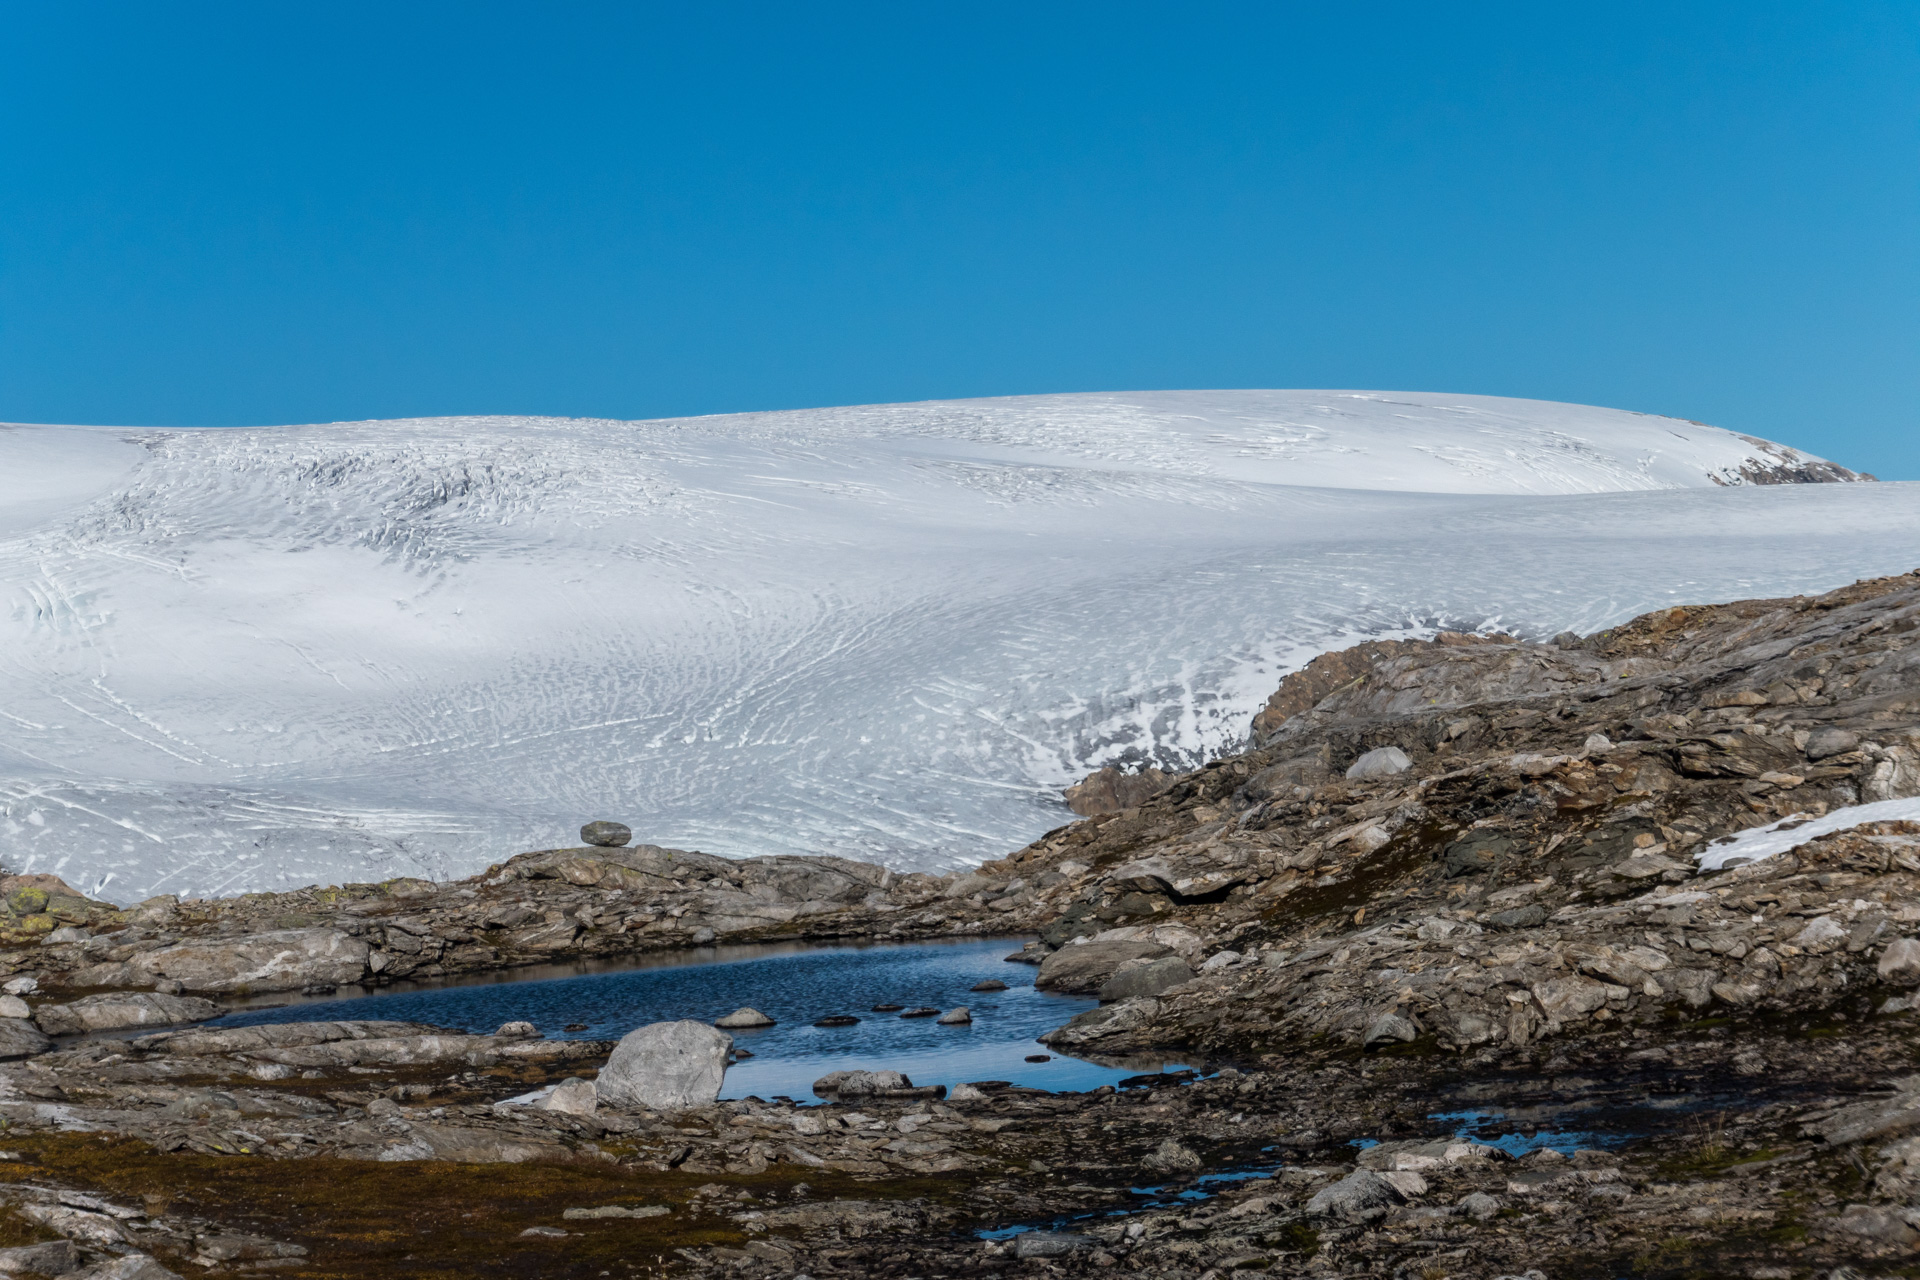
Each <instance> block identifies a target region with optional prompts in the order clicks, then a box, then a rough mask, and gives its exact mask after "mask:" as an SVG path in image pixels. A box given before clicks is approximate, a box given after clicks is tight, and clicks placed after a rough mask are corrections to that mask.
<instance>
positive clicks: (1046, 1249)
mask: <svg viewBox="0 0 1920 1280" xmlns="http://www.w3.org/2000/svg"><path fill="white" fill-rule="evenodd" d="M1092 1247H1093V1241H1092V1240H1091V1239H1089V1238H1088V1237H1086V1236H1081V1235H1075V1234H1073V1233H1072V1232H1070V1231H1023V1232H1021V1233H1020V1234H1019V1235H1017V1236H1015V1237H1014V1238H1013V1256H1014V1257H1016V1258H1058V1257H1060V1256H1061V1255H1063V1254H1068V1253H1072V1252H1074V1251H1075V1250H1076V1249H1090V1248H1092Z"/></svg>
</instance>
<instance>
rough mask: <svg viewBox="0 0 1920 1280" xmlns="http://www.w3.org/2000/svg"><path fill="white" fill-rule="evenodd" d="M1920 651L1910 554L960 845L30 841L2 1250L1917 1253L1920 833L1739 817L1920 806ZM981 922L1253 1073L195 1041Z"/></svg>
mask: <svg viewBox="0 0 1920 1280" xmlns="http://www.w3.org/2000/svg"><path fill="white" fill-rule="evenodd" d="M1917 638H1920V576H1916V575H1908V576H1905V577H1900V578H1892V579H1882V580H1876V581H1871V582H1863V583H1859V584H1856V585H1855V586H1853V587H1849V588H1846V589H1844V590H1841V591H1837V592H1833V593H1831V594H1829V595H1826V596H1822V597H1817V598H1810V599H1804V598H1803V599H1793V600H1775V601H1745V602H1740V603H1736V604H1729V605H1718V606H1698V607H1682V608H1676V609H1670V610H1666V611H1663V612H1661V613H1656V614H1651V615H1648V616H1646V617H1643V618H1639V619H1636V620H1635V621H1634V622H1632V623H1629V624H1627V625H1626V626H1623V627H1619V628H1616V629H1614V630H1612V631H1608V632H1603V633H1601V634H1598V635H1595V636H1588V637H1577V636H1572V635H1567V636H1561V637H1557V638H1556V639H1555V640H1554V641H1553V642H1551V643H1548V644H1531V643H1523V642H1519V641H1515V640H1513V639H1511V638H1509V637H1502V636H1494V637H1485V636H1467V635H1443V636H1441V637H1440V638H1439V639H1437V640H1435V641H1431V642H1393V643H1377V644H1367V645H1362V646H1359V647H1358V648H1355V649H1350V650H1347V651H1345V652H1343V653H1339V654H1332V655H1328V656H1326V657H1323V658H1321V659H1318V660H1316V661H1315V662H1314V663H1312V664H1310V665H1309V666H1308V667H1307V668H1306V669H1305V670H1303V671H1301V672H1299V673H1297V674H1295V675H1293V676H1290V677H1288V678H1287V680H1286V681H1284V682H1283V683H1282V685H1281V687H1280V688H1279V690H1278V691H1277V692H1276V693H1275V694H1274V696H1273V699H1272V700H1271V702H1270V704H1269V706H1268V707H1267V709H1266V710H1265V711H1264V712H1262V714H1261V715H1260V716H1259V717H1258V718H1257V719H1256V721H1255V724H1254V726H1253V742H1254V746H1253V749H1252V750H1250V751H1248V752H1246V753H1244V754H1242V755H1239V756H1236V757H1233V758H1231V759H1225V760H1220V761H1215V762H1213V763H1212V764H1210V765H1208V766H1207V767H1206V768H1205V769H1203V770H1200V771H1198V772H1196V773H1193V774H1188V775H1184V776H1178V777H1156V776H1152V775H1148V776H1146V777H1141V776H1139V775H1130V776H1129V775H1120V774H1117V773H1109V774H1104V775H1096V776H1095V777H1094V778H1092V779H1089V780H1088V782H1087V783H1085V784H1082V786H1081V787H1078V788H1076V789H1075V790H1074V793H1073V795H1072V799H1073V803H1074V804H1075V805H1076V807H1078V808H1079V809H1081V810H1082V811H1085V812H1086V813H1087V814H1088V816H1086V817H1085V818H1084V820H1082V821H1078V822H1075V823H1073V824H1071V825H1069V826H1067V827H1063V828H1061V829H1060V830H1058V831H1055V832H1052V833H1049V835H1048V836H1046V837H1045V838H1043V839H1042V840H1040V841H1038V842H1036V843H1035V844H1034V845H1032V846H1030V847H1029V848H1027V849H1024V850H1021V851H1019V852H1018V853H1015V854H1013V855H1011V856H1009V857H1007V858H1004V859H1000V860H997V861H993V862H989V863H987V864H986V865H985V866H983V867H982V868H981V869H980V870H979V871H977V872H975V873H972V874H969V875H964V876H960V877H952V878H945V879H942V878H936V877H929V876H921V875H915V876H897V875H894V874H892V873H890V872H887V871H885V870H883V869H881V868H877V867H872V866H867V865H865V864H860V863H855V862H849V861H845V860H841V859H835V858H827V857H820V858H768V859H754V860H745V861H730V860H727V859H722V858H717V857H712V856H709V855H703V854H699V853H692V852H686V851H680V850H671V849H662V848H657V847H654V846H647V845H641V846H638V847H627V846H626V845H625V844H624V843H602V844H585V845H582V846H579V847H574V848H566V849H555V850H547V851H542V852H537V853H530V854H525V855H522V856H520V857H517V858H514V859H512V860H511V861H509V862H507V863H504V864H502V865H500V866H497V867H493V868H490V869H489V870H488V871H487V872H486V873H485V874H484V875H481V876H478V877H475V878H473V879H471V880H468V881H463V882H458V883H452V884H430V883H427V882H423V881H409V880H401V881H390V882H387V883H384V884H377V885H348V886H343V887H330V888H325V889H318V888H316V889H309V890H302V891H299V892H296V893H289V894H271V895H267V894H262V895H249V896H247V897H243V898H238V899H231V900H222V901H217V902H191V901H190V902H181V901H177V900H174V899H171V898H162V899H154V900H152V901H149V902H145V903H140V904H137V905H135V906H133V907H130V908H126V909H121V908H117V907H113V906H111V905H109V904H104V903H94V902H88V901H86V900H85V899H83V898H81V897H80V896H79V895H78V894H75V893H73V892H72V891H71V890H70V889H69V888H68V887H67V886H65V885H63V884H61V883H59V882H58V881H56V880H52V879H50V878H34V877H17V878H15V879H14V880H13V881H11V882H9V883H8V885H7V886H6V888H7V893H6V896H5V903H6V912H7V915H6V919H5V921H4V926H5V932H4V933H0V941H3V942H4V944H5V945H6V946H7V947H8V948H9V949H8V950H6V951H5V952H4V953H0V969H3V970H4V974H3V975H0V976H4V978H5V979H6V983H5V985H6V990H7V992H8V994H7V995H6V996H5V997H0V1052H4V1054H5V1055H6V1056H7V1057H8V1058H10V1059H11V1061H9V1062H7V1063H5V1064H4V1065H0V1116H4V1117H5V1119H6V1121H7V1124H8V1129H7V1133H6V1135H5V1138H4V1141H5V1143H6V1144H7V1146H8V1147H9V1148H10V1149H11V1150H10V1151H9V1152H8V1153H7V1157H8V1158H7V1159H6V1160H4V1161H0V1197H3V1198H4V1200H5V1203H6V1205H7V1206H8V1207H7V1209H6V1211H5V1212H4V1213H0V1272H13V1273H37V1274H45V1275H53V1274H67V1275H76V1276H105V1275H112V1276H122V1277H148V1278H149V1280H153V1278H157V1277H161V1276H164V1275H166V1274H169V1273H177V1272H180V1271H182V1270H187V1271H193V1272H199V1271H202V1270H205V1271H210V1272H213V1273H216V1274H219V1273H225V1272H244V1271H248V1270H257V1269H262V1268H271V1269H275V1270H278V1271H280V1272H282V1273H284V1274H289V1275H313V1276H348V1275H352V1276H413V1275H419V1276H442V1275H444V1276H455V1275H459V1276H469V1275H501V1276H508V1275H527V1276H534V1275H541V1276H549V1275H551V1276H559V1275H583V1276H588V1275H614V1276H621V1275H638V1274H643V1273H648V1272H660V1271H669V1270H670V1271H676V1272H687V1273H693V1274H702V1275H706V1274H712V1275H716V1276H717V1275H728V1274H737V1275H742V1276H752V1277H758V1276H788V1275H794V1274H796V1273H802V1272H804V1273H806V1274H808V1275H810V1276H814V1277H819V1276H826V1275H899V1276H936V1275H970V1274H985V1273H999V1272H1006V1273H1009V1274H1028V1273H1034V1274H1039V1273H1052V1272H1061V1273H1066V1274H1080V1273H1083V1272H1090V1271H1096V1270H1097V1271H1115V1272H1119V1273H1122V1274H1131V1275H1152V1276H1168V1277H1186V1278H1193V1280H1226V1278H1227V1277H1229V1276H1231V1275H1235V1274H1240V1273H1245V1274H1248V1275H1251V1274H1253V1273H1256V1272H1258V1273H1264V1274H1268V1275H1277V1274H1289V1275H1290V1274H1301V1275H1315V1276H1329V1277H1331V1276H1337V1275H1361V1274H1377V1275H1382V1276H1389V1275H1390V1276H1401V1277H1405V1276H1419V1277H1429V1278H1438V1277H1442V1276H1463V1277H1465V1276H1495V1275H1524V1274H1528V1273H1529V1272H1538V1273H1540V1274H1543V1275H1546V1276H1548V1277H1551V1278H1552V1280H1561V1278H1562V1277H1587V1276H1592V1277H1602V1276H1609V1277H1610V1276H1620V1275H1644V1276H1687V1275H1701V1276H1722V1275H1739V1276H1752V1277H1756V1278H1758V1277H1798V1276H1815V1275H1834V1276H1850V1275H1878V1274H1886V1275H1892V1274H1908V1273H1910V1272H1912V1271H1913V1270H1914V1269H1915V1267H1916V1266H1917V1265H1920V1254H1916V1252H1915V1250H1916V1248H1917V1247H1920V1230H1916V1228H1920V1075H1916V1074H1914V1072H1915V1071H1916V1066H1915V1060H1916V1036H1915V1027H1914V1025H1913V1021H1912V1019H1913V1013H1912V1012H1911V1009H1912V1008H1916V1007H1920V995H1916V990H1920V941H1915V940H1914V935H1916V934H1920V825H1915V824H1913V823H1910V822H1906V821H1899V820H1877V821H1869V820H1864V819H1866V818H1868V817H1870V815H1861V818H1862V819H1863V820H1858V821H1856V820H1853V819H1847V820H1846V821H1845V822H1843V823H1842V824H1841V826H1842V829H1840V830H1837V831H1834V832H1831V833H1826V834H1821V835H1819V836H1817V837H1816V838H1813V839H1810V840H1808V841H1807V842H1806V843H1803V844H1801V845H1799V846H1798V847H1795V848H1793V849H1791V851H1790V852H1785V853H1780V854H1778V855H1775V856H1771V857H1765V858H1760V859H1758V860H1755V861H1750V862H1745V863H1742V864H1741V865H1736V866H1733V867H1731V868H1729V869H1726V870H1721V871H1714V872H1702V871H1700V870H1699V866H1700V863H1699V859H1698V855H1700V854H1701V853H1702V852H1703V851H1704V852H1709V853H1710V852H1711V851H1712V850H1714V849H1715V848H1716V847H1718V845H1717V842H1720V841H1722V840H1724V839H1725V838H1727V837H1728V836H1730V835H1732V834H1735V833H1738V832H1741V831H1743V830H1746V829H1748V828H1753V827H1759V826H1764V825H1767V824H1772V823H1776V822H1779V821H1781V820H1783V819H1786V820H1790V821H1795V822H1799V821H1806V820H1810V819H1812V818H1816V817H1819V816H1821V815H1825V814H1829V813H1833V812H1835V811H1839V810H1845V809H1848V808H1850V807H1852V806H1858V805H1863V804H1868V803H1872V802H1876V801H1890V800H1898V799H1902V798H1905V797H1911V796H1915V795H1920V650H1917V649H1916V648H1915V641H1916V639H1917ZM587 834H588V835H590V836H593V837H594V838H597V839H602V840H607V841H617V840H619V839H620V838H621V837H623V836H624V834H625V833H623V832H616V831H611V830H606V829H594V828H590V829H589V831H588V832H587ZM967 934H993V935H998V934H1026V935H1029V936H1033V937H1035V938H1036V941H1033V942H1031V943H1029V944H1027V946H1026V947H1025V949H1024V950H1023V951H1022V952H1021V954H1020V956H1019V958H1020V959H1024V960H1027V961H1030V962H1032V963H1033V964H1035V965H1037V966H1038V967H1037V970H1035V971H1034V974H1033V980H1034V981H1035V982H1037V983H1038V984H1039V985H1041V986H1042V987H1046V988H1051V989H1056V990H1063V991H1078V992H1084V993H1090V994H1097V995H1099V997H1100V998H1101V1000H1102V1004H1101V1007H1100V1008H1098V1009H1097V1010H1094V1011H1092V1012H1089V1013H1087V1014H1085V1015H1082V1016H1081V1017H1079V1018H1077V1019H1075V1020H1074V1021H1073V1022H1071V1023H1069V1024H1067V1025H1066V1026H1063V1027H1061V1028H1059V1029H1057V1030H1055V1031H1054V1032H1052V1033H1050V1034H1049V1035H1048V1036H1047V1037H1046V1039H1047V1041H1048V1043H1049V1044H1050V1045H1051V1046H1052V1047H1053V1048H1054V1049H1055V1050H1057V1051H1061V1052H1071V1053H1075V1054H1082V1055H1109V1054H1111V1055H1120V1054H1132V1053H1141V1052H1147V1051H1174V1052H1179V1053H1184V1054H1186V1055H1188V1056H1189V1057H1191V1058H1193V1059H1195V1060H1201V1059H1204V1060H1206V1061H1208V1062H1210V1063H1212V1064H1214V1065H1215V1066H1216V1067H1218V1068H1221V1069H1220V1070H1218V1071H1217V1073H1210V1074H1209V1075H1208V1076H1207V1077H1206V1078H1204V1079H1192V1078H1189V1077H1187V1076H1180V1075H1176V1076H1153V1077H1143V1078H1141V1079H1138V1080H1136V1081H1134V1082H1131V1083H1130V1084H1129V1085H1128V1086H1127V1087H1123V1088H1120V1089H1118V1090H1113V1089H1105V1090H1101V1091H1098V1092H1096V1093H1091V1094H1079V1095H1050V1094H1043V1093H1039V1092H1036V1091H1029V1090H1021V1089H1014V1088H1009V1087H1004V1086H997V1085H994V1084H992V1083H991V1082H982V1083H981V1084H980V1085H978V1086H977V1087H976V1086H967V1087H962V1088H959V1089H955V1090H952V1091H951V1092H948V1093H946V1094H945V1095H944V1096H937V1092H938V1091H932V1090H926V1089H916V1088H913V1087H912V1086H911V1084H910V1082H906V1081H904V1080H889V1079H856V1080H840V1081H829V1082H823V1085H822V1089H821V1092H822V1094H823V1096H824V1098H825V1100H826V1104H825V1105H800V1104H799V1103H796V1102H793V1101H791V1100H785V1099H774V1100H770V1101H768V1100H759V1099H749V1100H746V1101H740V1102H729V1103H716V1102H714V1101H713V1100H712V1099H713V1097H714V1094H715V1092H717V1091H718V1082H719V1079H720V1076H719V1072H720V1071H721V1070H724V1066H725V1056H726V1047H725V1044H724V1041H725V1036H724V1035H722V1034H721V1033H718V1032H710V1031H706V1030H705V1029H704V1028H698V1027H695V1028H694V1030H693V1031H688V1032H685V1033H684V1034H685V1035H688V1036H692V1037H693V1039H691V1040H688V1041H687V1042H686V1043H685V1044H684V1045H681V1047H679V1048H676V1049H674V1051H673V1052H674V1054H676V1055H678V1056H676V1057H673V1058H672V1061H674V1062H682V1063H684V1062H686V1061H693V1060H695V1059H697V1060H698V1062H699V1063H701V1064H704V1066H702V1067H701V1070H703V1071H705V1072H706V1075H704V1076H699V1080H700V1081H705V1080H706V1079H707V1078H708V1077H711V1081H712V1085H713V1088H712V1089H710V1090H709V1089H707V1088H706V1086H705V1084H704V1083H699V1084H698V1085H697V1087H693V1088H691V1091H682V1092H678V1093H676V1092H674V1091H673V1090H671V1089H666V1090H665V1091H664V1092H663V1091H662V1089H663V1088H664V1086H662V1085H661V1082H662V1081H663V1080H668V1079H670V1078H672V1079H678V1078H679V1077H677V1076H675V1075H674V1072H673V1070H669V1069H668V1067H667V1066H666V1065H665V1064H666V1063H667V1062H668V1058H667V1057H662V1056H658V1055H659V1053H664V1052H665V1051H664V1050H661V1049H659V1046H654V1048H653V1049H649V1050H648V1052H649V1053H655V1056H652V1057H645V1058H641V1057H636V1056H635V1055H636V1054H638V1053H639V1052H640V1050H641V1048H643V1047H645V1046H642V1045H639V1044H637V1043H634V1044H630V1043H629V1042H633V1041H635V1037H632V1036H630V1037H628V1039H627V1041H623V1042H621V1044H620V1045H619V1046H615V1045H613V1044H608V1043H602V1042H592V1041H566V1040H549V1039H547V1038H545V1037H544V1036H542V1035H541V1034H540V1032H539V1030H538V1029H536V1028H533V1027H531V1026H528V1025H527V1024H511V1025H509V1026H506V1027H502V1028H501V1029H500V1030H499V1031H498V1032H497V1033H496V1034H492V1035H459V1034H449V1033H447V1032H445V1031H443V1030H440V1029H436V1028H432V1027H425V1026H417V1025H411V1024H401V1023H377V1022H335V1023H289V1024H281V1025H276V1026H270V1027H257V1028H248V1029H220V1028H200V1029H195V1028H194V1027H193V1026H192V1025H191V1024H193V1023H195V1022H204V1021H208V1020H210V1019H212V1018H213V1017H215V1016H217V1015H218V1014H219V1013H220V1012H221V1010H222V1007H223V1005H222V1002H223V1001H228V1000H231V999H233V998H235V997H240V996H253V995H259V994H262V993H271V992H289V993H292V992H301V991H309V992H311V991H323V990H334V989H345V990H347V991H351V990H354V989H362V988H373V987H378V986H382V985H385V984H389V983H393V982H396V981H403V980H420V979H438V978H444V977H450V976H458V975H461V974H468V973H479V972H486V971H497V970H502V969H510V968H513V967H516V966H524V965H533V964H550V963H556V962H560V963H565V962H579V961H593V960H617V959H618V958H619V957H621V956H625V955H632V954H635V953H638V952H644V951H650V950H659V949H672V948H685V947H689V946H698V945H703V944H706V943H711V942H735V941H755V940H776V939H817V940H831V939H846V938H865V939H876V938H878V939H910V938H923V937H935V936H954V935H967ZM1017 972H1019V971H1014V970H1010V973H1017ZM673 1025H675V1026H679V1027H690V1026H693V1024H673ZM696 1033H699V1034H696ZM639 1034H640V1033H636V1035H639ZM656 1034H662V1035H663V1034H665V1033H664V1032H659V1033H656ZM675 1034H682V1033H678V1032H676V1033H675ZM701 1035H705V1036H709V1037H712V1039H710V1040H703V1039H701V1038H700V1037H701ZM52 1037H58V1039H57V1040H56V1039H53V1038H52ZM676 1043H679V1042H676ZM656 1050H657V1051H658V1052H656ZM676 1070H677V1068H676ZM697 1074H698V1073H696V1075H697ZM688 1078H689V1079H691V1078H692V1077H688ZM649 1082H651V1083H649ZM549 1086H553V1087H552V1088H551V1089H549V1088H548V1087H549ZM535 1091H541V1092H539V1093H538V1094H537V1096H536V1097H535V1098H534V1099H533V1101H532V1103H531V1105H523V1104H511V1103H507V1102H506V1101H505V1100H506V1099H508V1098H510V1097H520V1096H525V1095H528V1094H530V1093H534V1092H535ZM813 1101H814V1100H809V1102H810V1103H812V1102H813ZM1495 1138H1500V1139H1502V1142H1501V1145H1500V1146H1494V1145H1492V1140H1493V1139H1495ZM1556 1148H1557V1149H1556ZM1516 1153H1518V1154H1520V1157H1521V1158H1519V1159H1515V1158H1513V1157H1514V1155H1515V1154H1516ZM1017 1227H1037V1228H1039V1229H1037V1230H1028V1231H1024V1232H1020V1233H1017V1234H1009V1233H1010V1231H1011V1229H1013V1228H1017Z"/></svg>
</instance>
